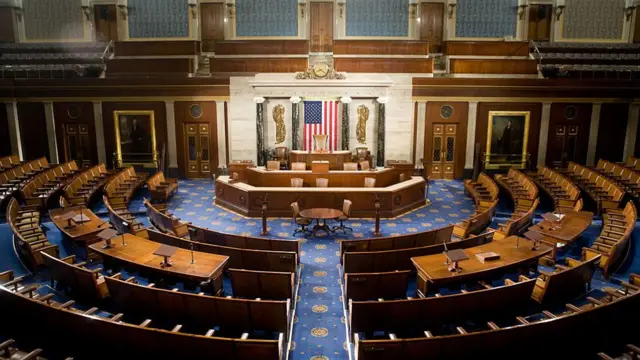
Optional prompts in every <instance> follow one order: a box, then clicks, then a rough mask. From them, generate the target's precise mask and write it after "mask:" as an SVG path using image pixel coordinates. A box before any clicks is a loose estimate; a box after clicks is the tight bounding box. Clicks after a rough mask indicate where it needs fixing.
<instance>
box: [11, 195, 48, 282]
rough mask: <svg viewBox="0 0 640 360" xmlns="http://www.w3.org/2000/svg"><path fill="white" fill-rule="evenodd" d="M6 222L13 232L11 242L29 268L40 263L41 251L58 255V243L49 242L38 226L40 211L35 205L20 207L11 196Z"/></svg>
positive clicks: (41, 260)
mask: <svg viewBox="0 0 640 360" xmlns="http://www.w3.org/2000/svg"><path fill="white" fill-rule="evenodd" d="M7 223H8V224H9V228H11V232H12V233H13V243H14V245H15V248H16V250H17V251H18V253H19V254H20V255H21V257H22V258H23V259H25V260H26V263H27V266H28V267H29V268H31V269H34V268H36V267H38V266H39V265H42V264H43V263H44V262H43V259H42V256H43V255H42V253H47V254H51V255H54V256H56V257H57V256H58V254H59V252H60V249H58V245H54V244H51V242H49V239H47V235H46V234H45V233H44V231H42V228H41V227H40V211H39V210H38V209H37V208H35V207H21V206H20V204H19V203H18V200H16V199H15V198H12V199H11V200H10V201H9V205H8V207H7Z"/></svg>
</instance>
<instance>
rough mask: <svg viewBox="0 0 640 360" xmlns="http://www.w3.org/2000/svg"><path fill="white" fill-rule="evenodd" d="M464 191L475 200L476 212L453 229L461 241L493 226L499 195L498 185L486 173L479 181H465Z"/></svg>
mask: <svg viewBox="0 0 640 360" xmlns="http://www.w3.org/2000/svg"><path fill="white" fill-rule="evenodd" d="M464 189H465V191H466V192H467V193H468V194H469V195H471V197H472V198H473V201H474V204H475V207H476V210H475V211H474V213H473V214H471V216H470V217H469V218H468V219H467V220H463V221H462V222H461V223H458V224H456V225H455V227H454V228H453V235H454V236H456V237H458V238H461V239H464V238H466V237H468V236H470V235H475V234H479V233H481V232H483V231H484V230H485V229H486V228H487V226H489V225H490V224H491V221H492V220H493V215H494V214H495V212H496V207H497V206H498V193H499V189H498V185H496V183H495V182H494V181H493V180H492V179H491V178H490V177H489V176H487V175H486V174H485V173H480V175H479V176H478V181H475V182H474V181H472V180H465V181H464Z"/></svg>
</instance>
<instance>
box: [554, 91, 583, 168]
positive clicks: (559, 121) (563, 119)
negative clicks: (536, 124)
mask: <svg viewBox="0 0 640 360" xmlns="http://www.w3.org/2000/svg"><path fill="white" fill-rule="evenodd" d="M568 107H573V108H575V109H576V112H575V118H573V119H571V117H572V115H570V112H569V111H567V108H568ZM592 108H593V105H592V104H561V103H555V104H551V116H550V120H549V135H548V136H549V137H548V141H547V156H546V164H545V165H547V166H554V165H557V164H558V162H560V161H561V160H562V157H563V156H564V155H563V151H562V143H561V141H562V139H561V137H559V136H557V134H556V127H557V126H563V125H564V126H567V127H568V126H570V125H577V126H578V131H579V133H578V136H577V139H578V141H577V142H576V152H575V158H574V159H567V160H569V161H574V162H577V163H579V164H585V163H586V161H587V149H588V147H589V130H590V124H591V110H592ZM567 115H569V118H568V117H567ZM565 149H566V146H565ZM566 156H567V157H568V156H569V154H567V155H566Z"/></svg>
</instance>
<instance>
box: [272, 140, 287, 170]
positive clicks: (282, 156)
mask: <svg viewBox="0 0 640 360" xmlns="http://www.w3.org/2000/svg"><path fill="white" fill-rule="evenodd" d="M273 151H274V153H275V154H274V155H275V156H274V160H275V161H279V162H280V168H285V169H288V168H289V149H288V148H287V147H286V146H278V147H276V148H275V149H274V150H273Z"/></svg>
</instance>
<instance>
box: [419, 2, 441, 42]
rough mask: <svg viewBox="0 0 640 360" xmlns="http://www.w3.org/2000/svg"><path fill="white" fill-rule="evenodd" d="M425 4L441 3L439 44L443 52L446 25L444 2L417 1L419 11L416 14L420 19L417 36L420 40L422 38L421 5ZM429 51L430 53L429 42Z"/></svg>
mask: <svg viewBox="0 0 640 360" xmlns="http://www.w3.org/2000/svg"><path fill="white" fill-rule="evenodd" d="M426 4H438V5H442V31H441V33H440V38H441V39H442V44H440V47H441V49H440V53H444V43H445V34H446V33H447V32H446V27H447V15H446V13H447V9H446V6H445V3H444V2H437V1H433V0H432V1H427V2H421V3H419V5H420V6H419V11H420V13H419V16H418V19H420V29H419V38H420V40H423V39H422V26H423V24H424V22H423V21H422V8H423V5H426ZM429 52H430V53H431V44H429Z"/></svg>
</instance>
